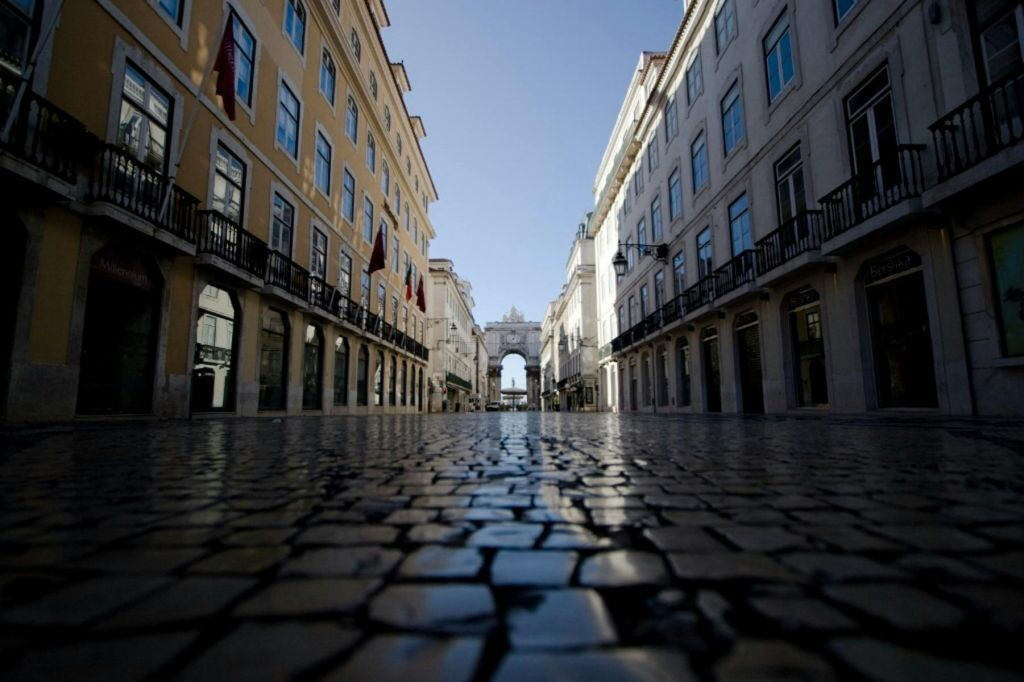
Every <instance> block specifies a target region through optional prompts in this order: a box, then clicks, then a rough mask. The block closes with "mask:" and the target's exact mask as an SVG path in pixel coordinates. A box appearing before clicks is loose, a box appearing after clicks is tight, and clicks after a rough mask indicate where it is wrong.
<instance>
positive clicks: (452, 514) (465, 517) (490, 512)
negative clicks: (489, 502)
mask: <svg viewBox="0 0 1024 682" xmlns="http://www.w3.org/2000/svg"><path fill="white" fill-rule="evenodd" d="M515 518H516V515H515V512H513V511H512V510H511V509H480V508H478V507H473V508H470V509H462V508H455V509H445V510H444V511H443V512H441V519H442V520H443V521H447V522H450V523H451V522H456V521H514V520H515Z"/></svg>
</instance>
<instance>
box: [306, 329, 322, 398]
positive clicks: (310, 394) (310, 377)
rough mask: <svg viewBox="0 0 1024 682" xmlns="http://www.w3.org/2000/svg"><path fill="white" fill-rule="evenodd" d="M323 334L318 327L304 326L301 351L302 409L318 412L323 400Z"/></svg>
mask: <svg viewBox="0 0 1024 682" xmlns="http://www.w3.org/2000/svg"><path fill="white" fill-rule="evenodd" d="M323 347H324V333H323V330H321V329H320V327H317V326H316V325H313V324H307V325H306V341H305V345H304V346H303V351H302V409H304V410H319V409H320V407H321V402H322V400H323V387H324V372H323V357H324V354H323Z"/></svg>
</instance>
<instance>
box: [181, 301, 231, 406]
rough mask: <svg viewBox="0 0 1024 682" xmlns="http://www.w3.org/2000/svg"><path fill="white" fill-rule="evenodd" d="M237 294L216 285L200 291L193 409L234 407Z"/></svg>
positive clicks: (193, 379)
mask: <svg viewBox="0 0 1024 682" xmlns="http://www.w3.org/2000/svg"><path fill="white" fill-rule="evenodd" d="M237 310H238V306H237V303H236V302H235V297H234V294H232V293H231V292H230V291H228V290H227V289H221V288H220V287H217V286H215V285H213V284H207V285H206V286H205V287H203V290H202V291H201V292H200V293H199V303H198V314H197V315H196V345H195V353H194V362H193V365H192V411H193V412H215V411H220V410H233V409H234V408H235V377H236V373H235V357H236V347H235V346H236V344H235V321H236V319H237Z"/></svg>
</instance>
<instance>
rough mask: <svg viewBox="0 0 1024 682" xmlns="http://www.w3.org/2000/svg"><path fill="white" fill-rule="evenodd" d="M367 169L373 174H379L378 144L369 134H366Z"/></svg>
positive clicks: (371, 134)
mask: <svg viewBox="0 0 1024 682" xmlns="http://www.w3.org/2000/svg"><path fill="white" fill-rule="evenodd" d="M366 167H367V168H369V169H370V172H371V173H376V172H377V142H376V141H375V140H374V139H373V133H369V132H368V133H366Z"/></svg>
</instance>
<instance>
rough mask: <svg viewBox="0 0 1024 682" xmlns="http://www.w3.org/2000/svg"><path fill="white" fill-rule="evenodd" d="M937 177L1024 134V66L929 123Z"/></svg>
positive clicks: (951, 173)
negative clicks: (933, 145)
mask: <svg viewBox="0 0 1024 682" xmlns="http://www.w3.org/2000/svg"><path fill="white" fill-rule="evenodd" d="M928 129H929V130H931V131H932V141H933V142H934V144H935V162H936V165H937V166H938V170H939V180H947V179H949V178H951V177H953V176H954V175H956V174H957V173H961V172H963V171H965V170H967V169H968V168H970V167H971V166H974V165H975V164H978V163H980V162H982V161H984V160H985V159H987V158H989V157H990V156H993V155H994V154H996V153H997V152H999V151H1000V150H1002V149H1005V148H1006V147H1009V146H1010V145H1012V144H1015V143H1017V142H1019V141H1020V140H1021V138H1022V137H1024V67H1019V68H1017V69H1016V70H1015V71H1014V72H1013V73H1011V74H1010V75H1008V76H1005V77H1003V78H1001V79H999V80H998V81H996V82H995V83H993V84H992V85H988V86H986V87H984V88H983V89H982V90H981V92H979V93H978V94H977V95H975V96H974V97H972V98H970V99H969V100H967V101H966V102H964V103H963V104H961V105H960V106H958V107H957V108H956V109H953V111H951V112H949V113H948V114H946V115H945V116H943V117H942V118H940V119H939V120H938V121H936V122H935V123H933V124H931V125H930V126H928Z"/></svg>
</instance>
